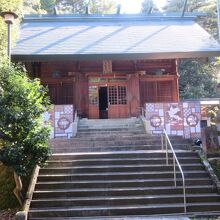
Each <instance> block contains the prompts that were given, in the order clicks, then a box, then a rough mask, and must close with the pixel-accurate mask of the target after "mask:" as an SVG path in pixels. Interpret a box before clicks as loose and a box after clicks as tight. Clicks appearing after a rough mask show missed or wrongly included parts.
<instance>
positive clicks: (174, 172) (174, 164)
mask: <svg viewBox="0 0 220 220" xmlns="http://www.w3.org/2000/svg"><path fill="white" fill-rule="evenodd" d="M163 134H164V137H165V146H166V165H168V164H169V161H168V159H169V158H168V146H167V143H168V144H169V145H170V149H171V151H172V153H173V175H174V186H175V187H176V164H177V165H178V167H179V170H180V173H181V175H182V180H183V204H184V213H185V214H186V211H187V210H186V184H185V176H184V173H183V170H182V167H181V165H180V163H179V161H178V159H177V156H176V153H175V151H174V149H173V146H172V144H171V142H170V139H169V137H168V134H167V132H166V130H165V129H164V130H163ZM163 134H162V135H161V145H162V150H164V142H163Z"/></svg>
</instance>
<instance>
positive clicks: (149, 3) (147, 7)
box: [141, 0, 158, 14]
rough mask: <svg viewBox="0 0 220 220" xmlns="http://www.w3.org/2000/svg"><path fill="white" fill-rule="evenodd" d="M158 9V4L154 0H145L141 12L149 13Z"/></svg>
mask: <svg viewBox="0 0 220 220" xmlns="http://www.w3.org/2000/svg"><path fill="white" fill-rule="evenodd" d="M151 11H152V12H155V11H158V8H157V6H156V5H155V4H154V1H153V0H144V1H143V2H142V8H141V13H143V14H148V13H150V12H151Z"/></svg>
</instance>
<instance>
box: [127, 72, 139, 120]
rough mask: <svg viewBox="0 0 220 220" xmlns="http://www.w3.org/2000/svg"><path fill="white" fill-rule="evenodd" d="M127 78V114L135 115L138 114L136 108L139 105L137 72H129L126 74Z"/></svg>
mask: <svg viewBox="0 0 220 220" xmlns="http://www.w3.org/2000/svg"><path fill="white" fill-rule="evenodd" d="M127 79H128V85H127V86H128V87H127V90H128V91H127V97H128V100H127V101H128V108H129V116H130V117H135V116H138V109H139V107H140V89H139V74H138V73H137V74H129V75H128V76H127Z"/></svg>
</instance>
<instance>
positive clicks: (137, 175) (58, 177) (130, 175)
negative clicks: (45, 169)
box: [38, 170, 208, 182]
mask: <svg viewBox="0 0 220 220" xmlns="http://www.w3.org/2000/svg"><path fill="white" fill-rule="evenodd" d="M184 175H185V178H193V177H195V178H205V177H208V174H207V172H206V171H205V170H201V171H198V170H196V171H191V170H189V171H186V172H184ZM152 178H155V180H156V179H161V178H173V171H163V172H161V171H154V172H124V173H122V172H106V173H74V174H50V175H47V174H45V175H42V174H40V175H39V176H38V181H40V182H42V181H74V180H79V179H80V180H82V181H83V180H131V179H135V180H136V179H152ZM177 178H181V174H180V172H179V171H177Z"/></svg>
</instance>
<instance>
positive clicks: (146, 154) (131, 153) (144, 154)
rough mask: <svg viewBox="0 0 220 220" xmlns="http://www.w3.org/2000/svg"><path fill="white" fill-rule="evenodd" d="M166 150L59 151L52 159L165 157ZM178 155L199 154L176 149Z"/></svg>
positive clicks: (170, 155)
mask: <svg viewBox="0 0 220 220" xmlns="http://www.w3.org/2000/svg"><path fill="white" fill-rule="evenodd" d="M165 155H166V154H165V151H161V150H152V151H150V150H149V151H138V152H136V151H120V152H118V151H112V152H84V153H58V154H53V155H52V156H51V159H55V160H63V159H64V160H65V159H69V160H72V159H92V158H94V159H100V158H102V159H105V158H106V159H107V158H121V159H122V160H123V159H124V158H126V159H130V158H140V159H141V158H155V157H156V158H158V157H162V158H165ZM168 155H169V157H170V158H172V153H170V152H169V154H168ZM176 155H177V157H178V158H179V157H188V156H189V157H191V156H197V157H198V154H197V153H196V152H192V151H185V150H182V151H176Z"/></svg>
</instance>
